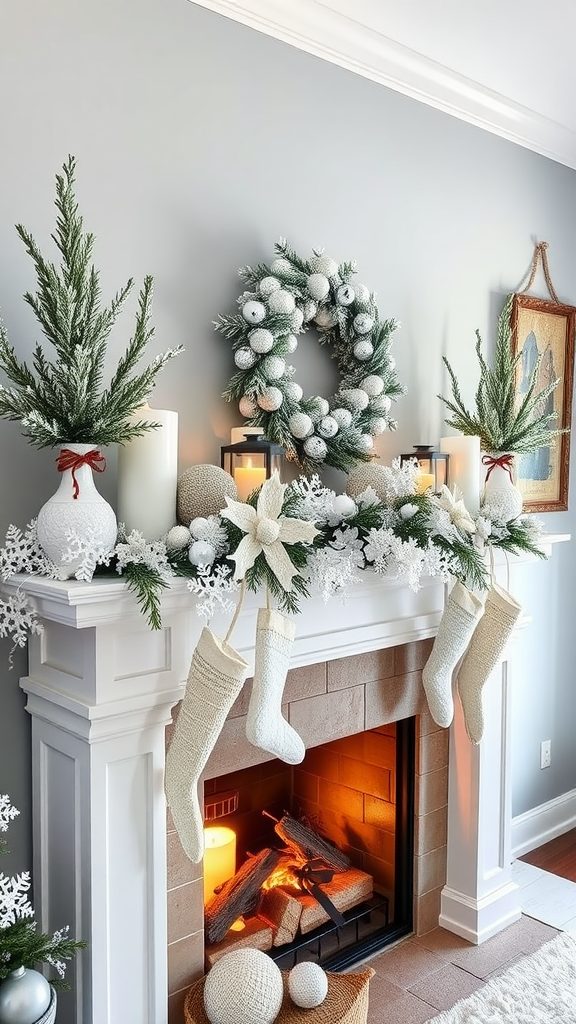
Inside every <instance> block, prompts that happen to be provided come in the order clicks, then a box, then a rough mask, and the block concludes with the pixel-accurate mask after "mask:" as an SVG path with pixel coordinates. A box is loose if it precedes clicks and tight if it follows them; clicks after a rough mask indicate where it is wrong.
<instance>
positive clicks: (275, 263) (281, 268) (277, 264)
mask: <svg viewBox="0 0 576 1024" xmlns="http://www.w3.org/2000/svg"><path fill="white" fill-rule="evenodd" d="M270 270H271V271H272V273H273V274H292V273H293V270H292V264H291V263H290V260H285V259H284V257H283V256H278V257H277V258H276V259H275V260H272V263H271V264H270Z"/></svg>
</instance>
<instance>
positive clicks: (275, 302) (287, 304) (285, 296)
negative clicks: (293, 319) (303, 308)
mask: <svg viewBox="0 0 576 1024" xmlns="http://www.w3.org/2000/svg"><path fill="white" fill-rule="evenodd" d="M295 308H296V301H295V299H294V296H293V295H292V294H291V292H287V291H285V290H284V289H283V288H281V289H280V291H279V292H272V295H271V296H270V298H269V299H268V309H269V310H270V312H271V313H293V312H294V309H295Z"/></svg>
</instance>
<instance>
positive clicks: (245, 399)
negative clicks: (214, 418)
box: [238, 395, 258, 420]
mask: <svg viewBox="0 0 576 1024" xmlns="http://www.w3.org/2000/svg"><path fill="white" fill-rule="evenodd" d="M238 409H239V410H240V413H241V415H242V416H245V417H246V419H247V420H249V419H252V417H253V416H255V415H256V413H257V412H258V406H257V405H256V402H255V401H254V399H253V398H250V395H242V398H241V399H240V401H239V402H238Z"/></svg>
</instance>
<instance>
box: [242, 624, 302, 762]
mask: <svg viewBox="0 0 576 1024" xmlns="http://www.w3.org/2000/svg"><path fill="white" fill-rule="evenodd" d="M295 632H296V627H295V625H294V623H293V622H292V621H291V620H290V619H287V618H286V617H285V616H284V615H282V614H281V613H280V612H279V611H276V610H275V609H271V608H261V609H260V611H259V612H258V622H257V626H256V651H255V659H254V681H253V683H252V694H251V697H250V703H249V706H248V717H247V719H246V736H247V738H248V739H249V741H250V743H252V744H253V745H254V746H255V747H261V748H262V750H267V751H268V752H269V753H270V754H274V757H279V758H280V759H281V760H282V761H286V763H287V764H300V762H301V761H302V760H303V758H304V754H305V753H306V748H305V746H304V743H303V742H302V740H301V738H300V736H299V735H298V733H297V732H296V731H295V730H294V729H293V728H292V726H291V725H289V724H288V722H287V721H286V719H285V718H283V717H282V694H283V692H284V684H285V682H286V673H287V671H288V664H289V662H290V651H291V649H292V643H293V641H294V635H295Z"/></svg>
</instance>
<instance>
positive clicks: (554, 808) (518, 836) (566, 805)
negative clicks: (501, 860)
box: [512, 789, 576, 858]
mask: <svg viewBox="0 0 576 1024" xmlns="http://www.w3.org/2000/svg"><path fill="white" fill-rule="evenodd" d="M571 828H576V789H572V790H570V791H569V792H568V793H563V794H562V796H557V797H555V798H554V800H549V801H548V803H545V804H540V805H539V806H538V807H533V808H532V810H530V811H525V812H524V814H519V815H518V816H517V817H516V818H513V819H512V857H513V858H516V857H522V856H523V855H524V854H525V853H530V850H535V849H536V848H537V847H538V846H543V845H544V843H549V842H550V840H551V839H556V836H561V835H563V834H564V832H569V831H570V829H571Z"/></svg>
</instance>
